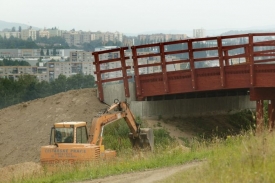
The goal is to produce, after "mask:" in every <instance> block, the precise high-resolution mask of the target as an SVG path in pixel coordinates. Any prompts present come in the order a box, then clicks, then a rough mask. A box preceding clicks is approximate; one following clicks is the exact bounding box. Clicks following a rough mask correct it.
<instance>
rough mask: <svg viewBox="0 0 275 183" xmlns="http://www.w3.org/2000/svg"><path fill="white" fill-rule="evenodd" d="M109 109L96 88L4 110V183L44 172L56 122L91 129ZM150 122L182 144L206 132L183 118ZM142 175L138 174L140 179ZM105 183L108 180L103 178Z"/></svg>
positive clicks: (0, 148)
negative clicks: (42, 162) (44, 158)
mask: <svg viewBox="0 0 275 183" xmlns="http://www.w3.org/2000/svg"><path fill="white" fill-rule="evenodd" d="M107 107H108V106H107V105H105V104H103V103H101V102H99V100H98V98H97V97H96V90H95V89H81V90H72V91H68V92H64V93H59V94H56V95H53V96H50V97H46V98H42V99H37V100H33V101H29V102H26V103H21V104H17V105H14V106H10V107H8V108H4V109H2V110H0V172H1V174H2V175H5V176H0V182H4V181H8V180H11V179H12V177H15V176H22V175H26V174H28V173H33V172H36V171H39V170H40V169H41V166H40V164H39V159H40V157H39V156H40V147H41V146H43V145H47V144H48V143H49V138H50V129H51V127H52V125H53V123H55V122H63V121H64V122H65V121H86V122H88V126H89V125H90V123H91V121H92V119H93V117H94V116H96V115H97V114H98V113H99V112H101V111H102V110H104V109H106V108H107ZM210 122H211V123H212V124H211V125H212V127H213V126H214V128H215V125H220V124H221V120H218V122H217V120H216V119H214V120H210V121H209V120H208V123H210ZM147 123H148V125H149V126H151V127H153V128H165V129H167V130H168V131H169V133H170V135H171V136H172V137H175V138H176V139H177V140H179V142H181V143H183V141H182V140H180V139H181V138H183V139H185V138H191V137H192V136H194V135H195V134H196V133H197V132H199V131H200V130H201V131H202V130H203V129H199V128H198V126H194V119H192V120H189V121H188V120H187V121H186V122H182V121H181V120H179V119H175V120H172V121H165V120H159V119H147ZM199 125H200V124H199ZM168 169H170V168H168ZM176 169H177V168H176ZM180 169H181V168H178V169H177V170H180ZM19 170H24V171H19ZM171 170H172V169H171ZM175 171H176V170H175ZM169 172H170V173H171V172H172V171H166V170H165V169H163V171H162V170H159V173H157V172H156V174H152V172H147V173H146V172H143V173H141V174H144V175H140V176H145V177H148V179H144V182H150V181H149V179H152V180H153V179H154V178H150V177H152V176H151V175H155V176H156V177H163V175H165V174H166V175H167V176H168V175H170V173H169ZM21 174H22V175H21ZM160 175H162V176H160ZM140 176H139V173H138V174H137V177H140ZM122 177H123V176H122ZM126 177H128V178H127V179H126V178H125V177H123V180H128V181H126V182H134V180H135V178H133V177H134V176H133V175H131V174H130V175H129V176H127V175H126ZM107 180H108V179H107ZM137 180H140V179H136V181H137ZM99 182H100V181H99ZM102 182H106V181H105V180H104V179H102ZM117 182H120V181H119V178H117ZM124 182H125V181H124ZM139 182H140V181H139ZM141 182H142V181H141Z"/></svg>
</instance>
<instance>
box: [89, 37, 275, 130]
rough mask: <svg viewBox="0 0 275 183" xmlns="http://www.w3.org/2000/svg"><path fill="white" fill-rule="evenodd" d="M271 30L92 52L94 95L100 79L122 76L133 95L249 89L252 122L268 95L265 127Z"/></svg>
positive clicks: (273, 96) (273, 73) (272, 88)
mask: <svg viewBox="0 0 275 183" xmlns="http://www.w3.org/2000/svg"><path fill="white" fill-rule="evenodd" d="M274 38H275V33H253V34H241V35H229V36H219V37H206V38H196V39H191V38H190V39H182V40H176V41H173V40H171V41H167V42H159V43H152V42H147V43H146V44H144V45H138V46H132V47H131V50H129V48H128V47H121V48H116V49H111V50H104V51H99V52H94V53H93V55H94V58H95V62H94V64H95V68H96V72H95V74H96V77H97V86H98V91H99V99H100V100H101V101H104V96H103V84H104V83H109V82H123V84H124V93H125V97H129V96H130V92H129V83H128V82H129V80H134V81H135V95H136V99H137V100H140V101H142V100H147V101H152V100H171V99H181V98H192V97H193V98H194V97H197V98H199V97H214V96H219V95H224V96H227V95H229V96H230V95H250V100H251V101H256V113H257V115H256V116H257V127H258V129H259V130H260V129H261V128H262V125H263V106H264V100H267V101H268V103H269V104H268V117H269V127H270V129H272V128H273V126H274V108H275V39H274Z"/></svg>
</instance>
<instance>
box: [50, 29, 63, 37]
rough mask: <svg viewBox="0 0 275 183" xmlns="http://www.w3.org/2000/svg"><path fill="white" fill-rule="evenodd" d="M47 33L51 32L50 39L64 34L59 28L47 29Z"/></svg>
mask: <svg viewBox="0 0 275 183" xmlns="http://www.w3.org/2000/svg"><path fill="white" fill-rule="evenodd" d="M47 31H48V32H49V34H50V35H49V36H50V37H55V36H62V32H63V31H62V30H58V29H57V28H51V29H47Z"/></svg>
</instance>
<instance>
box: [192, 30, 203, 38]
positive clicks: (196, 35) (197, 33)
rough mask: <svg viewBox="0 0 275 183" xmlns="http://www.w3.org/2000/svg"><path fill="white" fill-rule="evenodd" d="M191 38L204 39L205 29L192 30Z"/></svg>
mask: <svg viewBox="0 0 275 183" xmlns="http://www.w3.org/2000/svg"><path fill="white" fill-rule="evenodd" d="M193 37H194V38H201V37H206V31H205V29H193Z"/></svg>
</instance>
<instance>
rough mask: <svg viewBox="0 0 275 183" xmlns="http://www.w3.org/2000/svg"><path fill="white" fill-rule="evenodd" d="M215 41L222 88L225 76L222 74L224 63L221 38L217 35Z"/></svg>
mask: <svg viewBox="0 0 275 183" xmlns="http://www.w3.org/2000/svg"><path fill="white" fill-rule="evenodd" d="M217 42H218V53H219V64H220V77H221V85H222V87H223V88H224V87H225V76H224V63H223V52H222V38H221V37H217Z"/></svg>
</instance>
